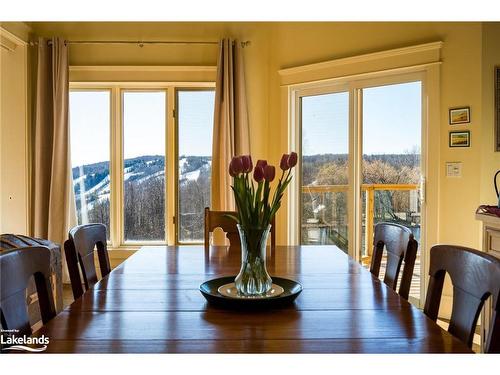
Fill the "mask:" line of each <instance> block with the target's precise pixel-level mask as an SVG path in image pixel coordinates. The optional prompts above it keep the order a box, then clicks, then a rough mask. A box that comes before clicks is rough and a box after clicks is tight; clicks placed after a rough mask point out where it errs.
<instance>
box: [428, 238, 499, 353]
mask: <svg viewBox="0 0 500 375" xmlns="http://www.w3.org/2000/svg"><path fill="white" fill-rule="evenodd" d="M446 273H448V275H449V276H450V278H451V283H452V284H453V307H452V311H451V319H450V324H449V326H448V332H450V333H451V334H452V335H453V336H455V337H457V338H458V339H459V340H461V341H462V342H464V343H465V344H467V346H469V348H472V339H473V338H474V332H475V328H476V324H477V320H478V318H479V313H480V312H481V310H482V308H483V305H484V302H485V301H486V300H487V299H488V297H490V296H491V305H492V307H493V308H492V310H493V311H492V319H491V324H490V327H489V330H488V337H487V340H486V344H485V347H484V351H485V353H500V315H499V312H500V296H499V294H500V259H498V258H495V257H494V256H492V255H489V254H486V253H483V252H480V251H478V250H474V249H470V248H467V247H462V246H452V245H435V246H433V247H432V248H431V251H430V264H429V286H428V288H427V297H426V299H425V307H424V313H425V314H426V315H427V316H428V317H429V318H430V319H432V320H433V321H436V320H437V317H438V311H439V305H440V302H441V294H442V291H443V283H444V278H445V275H446Z"/></svg>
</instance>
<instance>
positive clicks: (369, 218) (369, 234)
mask: <svg viewBox="0 0 500 375" xmlns="http://www.w3.org/2000/svg"><path fill="white" fill-rule="evenodd" d="M418 188H419V185H418V184H362V185H361V190H362V191H364V192H366V195H365V199H366V216H365V228H366V230H365V244H366V246H367V252H368V256H371V251H372V249H371V246H369V244H370V243H371V239H372V238H373V224H374V214H375V191H383V190H385V191H387V190H391V191H412V190H418ZM348 190H349V185H309V186H302V193H320V194H324V193H340V192H347V191H348Z"/></svg>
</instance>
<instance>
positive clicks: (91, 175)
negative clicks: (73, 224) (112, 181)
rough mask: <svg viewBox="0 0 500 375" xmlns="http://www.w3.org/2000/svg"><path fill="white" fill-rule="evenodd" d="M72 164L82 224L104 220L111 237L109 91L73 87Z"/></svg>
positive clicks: (71, 114)
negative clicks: (75, 88) (80, 89)
mask: <svg viewBox="0 0 500 375" xmlns="http://www.w3.org/2000/svg"><path fill="white" fill-rule="evenodd" d="M69 123H70V138H71V167H72V176H73V190H74V192H75V201H76V213H77V217H78V224H87V223H102V224H104V225H106V228H107V229H106V234H107V237H108V239H109V212H110V209H109V198H110V197H109V194H110V185H109V155H110V152H109V129H110V92H109V91H70V94H69Z"/></svg>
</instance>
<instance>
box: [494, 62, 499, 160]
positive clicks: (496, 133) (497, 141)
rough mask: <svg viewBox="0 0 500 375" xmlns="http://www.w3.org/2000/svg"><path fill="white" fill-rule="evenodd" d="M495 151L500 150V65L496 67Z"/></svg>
mask: <svg viewBox="0 0 500 375" xmlns="http://www.w3.org/2000/svg"><path fill="white" fill-rule="evenodd" d="M495 151H497V152H500V66H497V67H495Z"/></svg>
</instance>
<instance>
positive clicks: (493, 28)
mask: <svg viewBox="0 0 500 375" xmlns="http://www.w3.org/2000/svg"><path fill="white" fill-rule="evenodd" d="M499 46H500V24H499V23H485V24H483V56H482V108H481V112H482V122H483V134H482V154H481V202H482V203H487V204H495V203H497V197H496V194H495V189H494V187H493V176H494V174H495V172H496V171H497V170H499V169H500V152H495V151H494V146H495V142H494V134H495V131H494V121H495V120H494V118H495V116H494V101H495V97H494V68H495V66H496V67H500V48H499ZM499 183H500V180H499Z"/></svg>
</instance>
